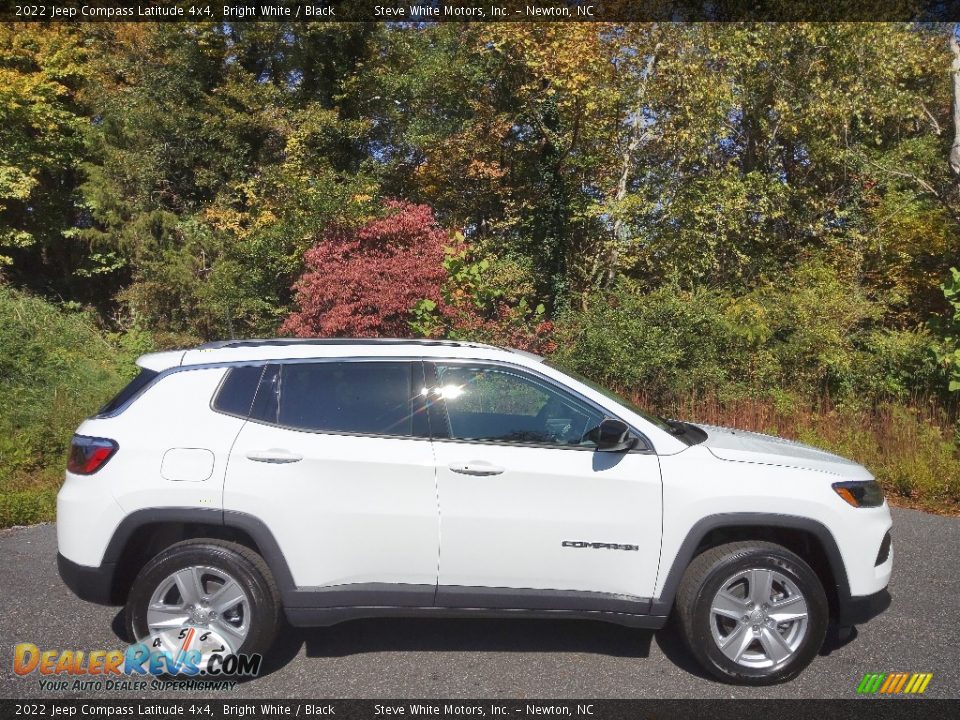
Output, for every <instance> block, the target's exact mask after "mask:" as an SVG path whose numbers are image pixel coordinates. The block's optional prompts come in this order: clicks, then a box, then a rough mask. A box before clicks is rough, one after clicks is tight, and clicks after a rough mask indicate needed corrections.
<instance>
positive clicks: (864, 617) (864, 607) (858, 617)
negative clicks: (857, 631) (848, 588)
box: [837, 588, 891, 627]
mask: <svg viewBox="0 0 960 720" xmlns="http://www.w3.org/2000/svg"><path fill="white" fill-rule="evenodd" d="M890 601H891V598H890V593H889V592H888V591H887V589H886V588H883V589H882V590H880V591H878V592H875V593H873V594H872V595H851V596H850V597H848V598H846V599H844V600H841V601H840V607H839V608H838V612H837V624H838V625H840V626H841V627H849V626H851V625H860V624H862V623H865V622H867V621H869V620H872V619H873V618H875V617H876V616H877V615H879V614H880V613H882V612H883V611H884V610H886V609H887V608H888V607H890Z"/></svg>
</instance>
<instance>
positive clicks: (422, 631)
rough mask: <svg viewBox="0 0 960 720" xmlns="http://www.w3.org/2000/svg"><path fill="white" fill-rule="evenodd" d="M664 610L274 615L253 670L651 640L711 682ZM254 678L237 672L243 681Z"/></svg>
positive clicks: (623, 650)
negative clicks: (402, 655) (305, 621)
mask: <svg viewBox="0 0 960 720" xmlns="http://www.w3.org/2000/svg"><path fill="white" fill-rule="evenodd" d="M676 622H677V621H676V619H675V616H672V617H671V619H670V621H669V623H668V624H667V626H666V627H665V628H664V629H663V630H660V631H658V632H656V633H655V632H653V631H651V630H639V629H635V628H627V627H621V626H618V625H612V624H607V623H602V622H592V621H583V620H496V619H486V618H483V619H481V618H476V619H460V618H458V619H435V618H423V619H419V618H373V619H363V620H351V621H348V622H343V623H340V624H338V625H333V626H331V627H318V628H298V627H292V626H291V625H289V624H288V623H286V622H282V623H281V626H280V628H279V630H278V632H277V637H276V639H275V640H274V643H273V645H272V647H271V649H270V652H269V653H267V654H266V655H265V656H264V659H263V665H262V666H261V669H260V673H259V674H258V676H257V677H258V678H259V677H266V676H267V675H271V674H272V673H275V672H277V671H278V670H282V669H283V668H284V667H286V666H287V665H289V664H290V663H291V662H292V661H293V660H294V659H295V658H296V657H297V655H299V654H300V651H301V649H303V650H304V654H305V655H306V657H309V658H342V657H349V656H352V655H362V654H365V653H376V652H456V651H465V652H477V651H479V652H553V653H591V654H596V655H610V656H613V657H622V658H637V659H643V658H647V657H649V655H650V646H651V643H652V641H653V640H654V638H656V643H657V647H658V648H659V649H660V651H661V652H662V653H663V654H664V656H666V658H667V659H668V660H670V662H672V663H673V664H674V665H676V666H677V667H678V668H680V669H681V670H684V671H685V672H688V673H690V674H691V675H694V676H696V677H698V678H701V679H704V680H709V681H711V682H716V678H714V677H713V676H711V675H708V674H707V673H706V672H704V670H703V669H702V668H701V667H700V665H699V663H698V662H697V660H696V659H695V658H694V657H693V655H692V654H691V653H690V651H689V649H687V646H686V644H685V643H684V642H683V639H682V638H681V636H680V633H679V632H678V630H677V628H676V626H675V623H676ZM111 627H112V630H113V632H114V634H115V635H116V636H117V637H118V638H119V639H120V640H122V641H123V642H125V643H129V642H132V641H131V640H130V639H129V638H128V637H127V630H126V625H125V622H124V612H123V610H122V609H121V610H120V611H119V612H118V613H117V615H116V616H115V617H114V618H113V622H112V624H111ZM856 637H857V629H856V628H855V627H852V628H847V629H845V630H843V631H838V630H837V628H835V627H833V626H831V628H830V629H829V630H828V632H827V638H826V640H825V642H824V644H823V648H822V649H821V650H820V653H819V654H820V655H821V656H828V655H830V654H831V653H832V652H834V651H835V650H838V649H839V648H842V647H844V646H845V645H847V644H848V643H850V642H852V641H853V640H855V639H856ZM256 679H257V678H237V680H238V681H239V682H249V681H251V680H256Z"/></svg>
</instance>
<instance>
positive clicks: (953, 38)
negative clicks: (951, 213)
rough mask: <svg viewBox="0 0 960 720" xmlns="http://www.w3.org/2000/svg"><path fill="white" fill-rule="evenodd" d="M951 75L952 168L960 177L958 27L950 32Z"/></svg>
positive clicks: (959, 60)
mask: <svg viewBox="0 0 960 720" xmlns="http://www.w3.org/2000/svg"><path fill="white" fill-rule="evenodd" d="M950 51H951V52H952V53H953V62H952V63H950V75H951V80H952V81H953V145H952V146H951V148H950V169H951V170H953V174H954V175H956V176H958V177H960V43H958V42H957V27H956V26H954V28H953V30H952V32H951V33H950Z"/></svg>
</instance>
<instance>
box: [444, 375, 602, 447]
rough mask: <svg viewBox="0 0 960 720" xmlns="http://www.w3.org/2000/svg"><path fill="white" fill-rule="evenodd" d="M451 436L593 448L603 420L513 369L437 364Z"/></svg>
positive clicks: (590, 408)
mask: <svg viewBox="0 0 960 720" xmlns="http://www.w3.org/2000/svg"><path fill="white" fill-rule="evenodd" d="M436 367H437V381H438V382H437V387H436V388H434V394H435V395H438V396H440V397H442V398H443V401H444V405H445V406H446V409H447V419H448V423H449V427H448V429H449V433H450V437H451V438H456V439H459V440H487V441H491V442H515V443H536V444H546V445H566V446H571V445H572V446H584V447H593V446H594V445H595V443H594V442H593V441H592V440H590V439H588V438H587V437H586V435H587V433H588V432H590V430H592V429H593V428H595V427H597V425H599V424H600V421H601V420H603V415H602V414H601V413H599V412H598V411H597V410H595V409H594V408H593V407H591V406H590V405H588V404H586V403H584V402H581V401H580V400H578V399H576V398H574V397H573V396H571V395H568V394H567V393H565V392H562V391H561V390H559V389H558V388H555V387H553V386H552V385H550V384H548V383H546V382H541V381H540V380H539V379H537V378H534V377H531V376H528V375H526V374H521V373H518V372H515V371H513V370H511V369H509V368H500V367H493V366H481V367H474V366H470V365H437V366H436Z"/></svg>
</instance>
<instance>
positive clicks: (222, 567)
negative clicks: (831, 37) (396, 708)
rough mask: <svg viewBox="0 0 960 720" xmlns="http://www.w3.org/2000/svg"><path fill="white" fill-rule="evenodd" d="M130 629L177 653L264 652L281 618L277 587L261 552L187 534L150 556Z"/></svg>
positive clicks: (130, 604)
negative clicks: (183, 538) (179, 540)
mask: <svg viewBox="0 0 960 720" xmlns="http://www.w3.org/2000/svg"><path fill="white" fill-rule="evenodd" d="M126 618H127V626H128V630H129V631H130V634H131V635H132V636H133V637H135V638H137V639H138V640H140V641H141V642H148V643H149V644H150V645H151V648H152V649H155V650H161V651H164V652H167V653H170V654H171V655H172V656H174V657H176V656H177V654H178V653H179V652H180V651H181V650H199V651H200V653H201V656H202V662H204V663H205V662H206V661H207V659H209V657H210V656H211V655H213V654H215V653H218V654H221V655H225V654H231V653H241V652H242V653H263V652H265V651H266V650H267V649H268V648H269V646H270V644H271V643H272V641H273V637H274V634H275V633H276V629H277V624H278V622H279V619H280V602H279V593H278V592H277V588H276V585H275V584H274V582H273V578H272V576H271V574H270V570H269V568H268V567H267V565H266V563H265V562H264V561H263V558H261V557H260V556H259V555H257V554H256V553H255V552H253V551H252V550H250V549H249V548H246V547H244V546H242V545H238V544H236V543H231V542H225V541H221V540H187V541H184V542H180V543H177V544H175V545H172V546H170V547H169V548H167V549H166V550H164V551H163V552H161V553H160V554H158V555H157V556H156V557H154V558H153V559H151V560H150V561H149V562H148V563H147V564H146V566H144V568H143V569H142V570H141V571H140V573H139V574H138V575H137V578H136V580H134V583H133V587H132V589H131V592H130V597H129V599H128V601H127V607H126Z"/></svg>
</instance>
